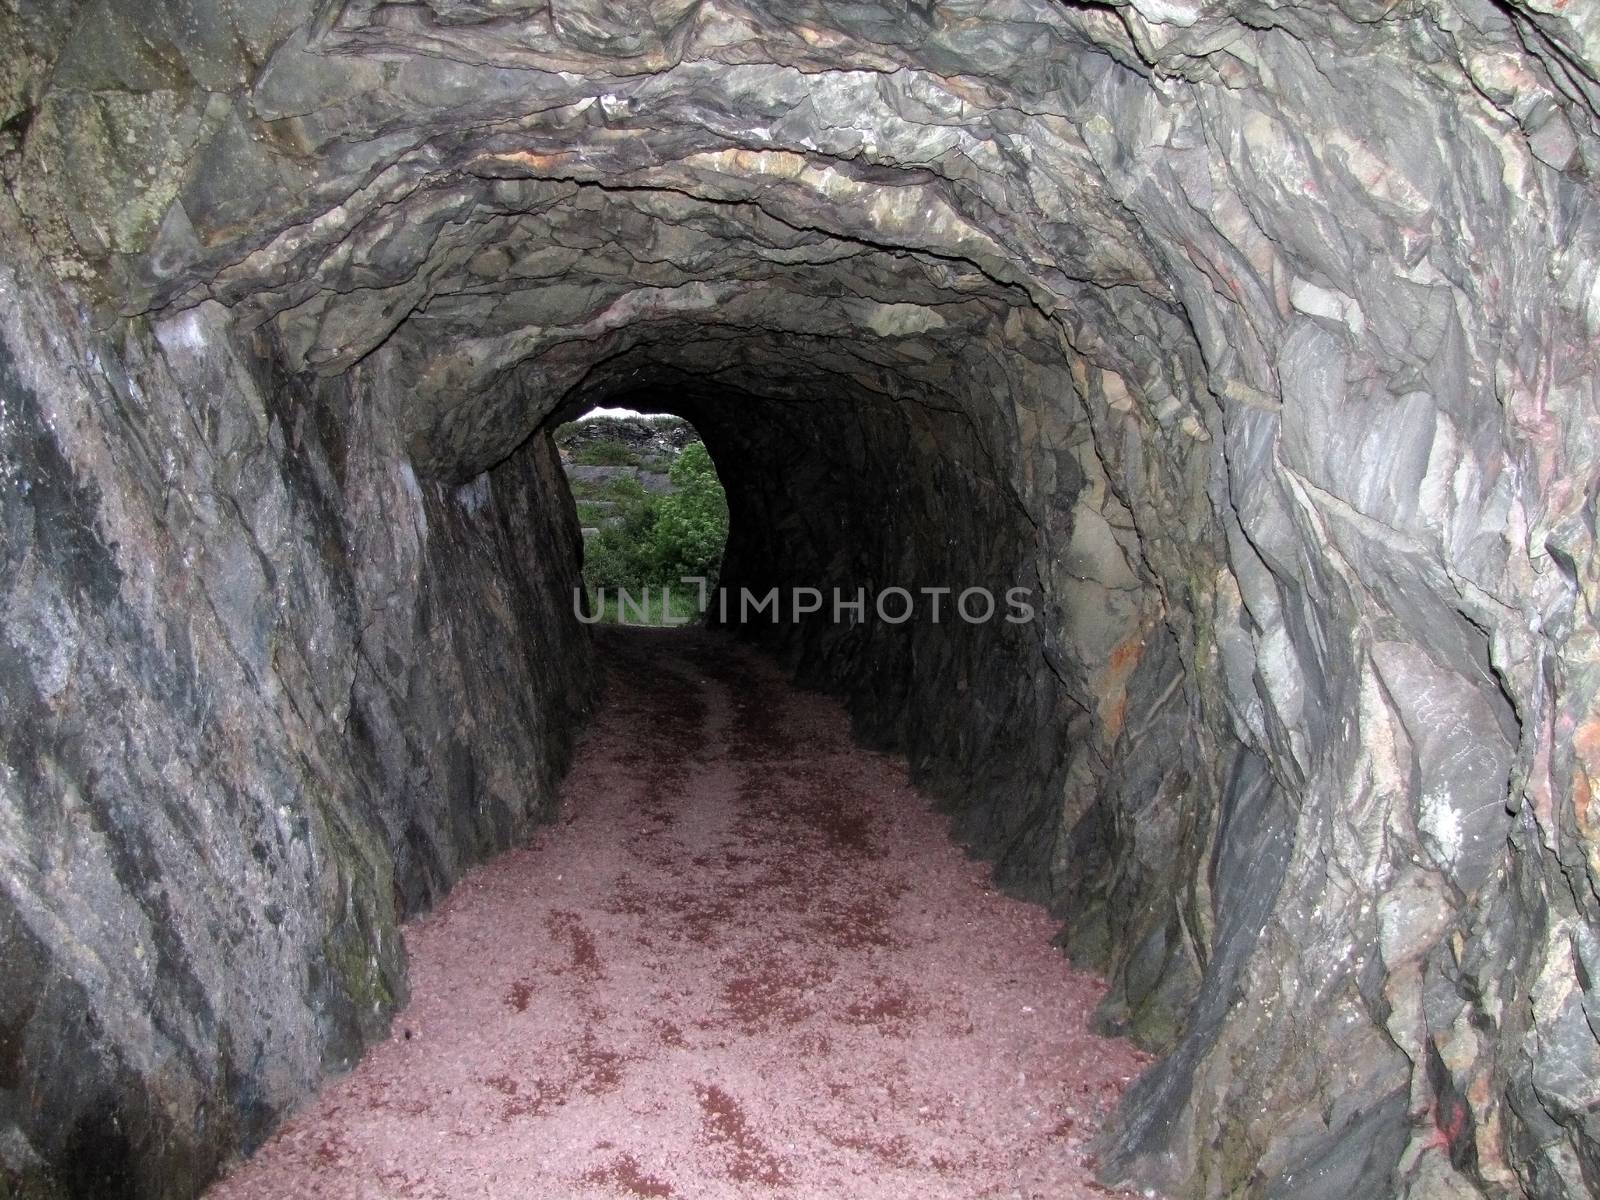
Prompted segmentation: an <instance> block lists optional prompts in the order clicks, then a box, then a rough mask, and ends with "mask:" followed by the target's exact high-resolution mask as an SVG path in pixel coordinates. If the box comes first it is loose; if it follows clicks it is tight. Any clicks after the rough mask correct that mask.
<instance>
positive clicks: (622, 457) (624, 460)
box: [572, 441, 639, 467]
mask: <svg viewBox="0 0 1600 1200" xmlns="http://www.w3.org/2000/svg"><path fill="white" fill-rule="evenodd" d="M572 461H573V462H575V463H580V464H582V465H583V466H586V467H637V466H638V465H639V455H638V452H637V451H635V450H634V449H633V447H631V446H627V445H624V444H623V443H622V442H612V441H604V442H590V443H589V444H588V445H587V446H579V447H578V448H577V449H575V450H574V451H573V452H572Z"/></svg>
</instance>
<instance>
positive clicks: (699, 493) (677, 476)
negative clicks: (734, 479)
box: [583, 442, 728, 610]
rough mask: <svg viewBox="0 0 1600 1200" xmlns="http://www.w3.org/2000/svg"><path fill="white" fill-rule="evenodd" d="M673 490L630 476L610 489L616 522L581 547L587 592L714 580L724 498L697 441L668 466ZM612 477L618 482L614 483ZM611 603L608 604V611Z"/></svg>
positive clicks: (724, 525)
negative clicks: (652, 488) (647, 486)
mask: <svg viewBox="0 0 1600 1200" xmlns="http://www.w3.org/2000/svg"><path fill="white" fill-rule="evenodd" d="M669 476H670V478H671V480H672V485H673V487H674V489H675V490H674V491H673V492H672V493H671V494H670V495H666V496H656V495H652V494H650V493H648V492H646V491H645V490H644V489H643V488H642V487H640V486H639V484H638V482H637V481H636V480H631V479H630V480H628V481H627V482H628V483H630V484H632V485H633V488H632V489H623V491H624V492H625V493H626V494H617V493H613V494H611V495H608V496H607V498H608V499H613V500H616V501H617V503H618V506H619V507H618V510H617V511H616V512H615V513H614V514H613V515H615V516H616V517H617V520H616V521H615V522H614V523H612V524H608V525H606V526H605V527H604V528H603V529H601V531H600V532H599V533H598V534H596V535H595V536H594V537H592V538H590V539H589V541H588V543H587V544H586V545H585V547H584V557H583V574H584V579H585V581H586V582H587V583H588V585H589V588H590V590H591V591H594V590H597V589H599V588H605V589H606V591H607V592H608V593H609V594H610V595H611V596H614V595H615V593H616V590H617V589H618V588H628V589H629V590H630V591H632V592H634V593H636V594H637V593H638V591H639V590H640V589H642V588H644V587H646V586H649V587H654V588H659V587H662V586H664V585H677V584H678V582H679V580H680V579H682V578H683V577H684V576H686V575H687V576H695V575H698V576H704V577H705V578H706V579H708V580H711V581H713V582H714V581H715V579H716V577H717V573H718V572H719V571H720V570H721V569H722V551H723V547H724V546H725V545H726V543H727V540H728V500H727V496H726V495H725V493H724V492H723V490H722V484H721V482H720V481H719V480H718V479H717V471H716V467H715V466H714V465H713V464H712V462H711V455H710V454H708V453H707V452H706V448H705V446H704V444H703V443H700V442H691V443H690V444H689V445H688V446H686V447H684V449H683V451H682V453H680V454H679V455H678V457H677V459H676V460H674V462H673V464H672V468H671V470H670V471H669ZM617 482H620V480H619V481H617ZM613 607H614V606H613V605H612V604H610V603H608V604H607V609H608V610H610V609H612V608H613Z"/></svg>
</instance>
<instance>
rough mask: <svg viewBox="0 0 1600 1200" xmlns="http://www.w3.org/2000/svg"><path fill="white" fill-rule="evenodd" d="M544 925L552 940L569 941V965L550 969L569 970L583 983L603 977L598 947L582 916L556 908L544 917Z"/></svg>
mask: <svg viewBox="0 0 1600 1200" xmlns="http://www.w3.org/2000/svg"><path fill="white" fill-rule="evenodd" d="M545 927H546V928H547V929H549V931H550V937H551V939H552V940H554V941H567V942H570V943H571V956H572V961H571V965H570V966H568V967H565V968H563V967H555V968H552V970H554V971H555V972H556V973H557V974H566V973H567V972H569V971H570V972H571V973H572V974H573V975H575V976H576V977H577V978H578V979H580V980H582V981H583V982H585V983H596V982H598V981H599V980H601V979H603V978H604V977H605V967H604V966H603V965H602V964H601V961H600V950H599V947H598V946H597V945H596V944H595V940H594V934H592V933H590V932H589V930H588V929H587V928H585V926H584V924H583V918H581V917H580V916H578V914H577V913H573V912H566V911H565V910H562V909H557V910H556V911H555V912H553V913H551V914H550V916H549V917H548V918H547V919H546V921H545Z"/></svg>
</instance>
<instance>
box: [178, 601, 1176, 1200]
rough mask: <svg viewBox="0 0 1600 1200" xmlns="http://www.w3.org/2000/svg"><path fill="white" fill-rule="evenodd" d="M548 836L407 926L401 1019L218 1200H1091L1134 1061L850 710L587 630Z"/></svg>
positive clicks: (662, 636) (1038, 923) (1036, 924)
mask: <svg viewBox="0 0 1600 1200" xmlns="http://www.w3.org/2000/svg"><path fill="white" fill-rule="evenodd" d="M601 648H602V657H603V661H604V662H605V666H606V671H607V679H608V683H607V704H606V707H605V709H604V711H603V712H602V713H601V715H600V716H599V718H598V719H597V720H596V722H595V723H594V725H593V726H592V727H591V729H590V730H589V732H588V733H587V734H586V736H585V738H584V740H583V743H582V745H581V747H580V750H579V755H578V759H577V762H576V764H575V766H574V769H573V771H572V773H571V775H570V777H569V779H568V781H567V784H566V787H565V789H564V794H563V795H564V799H563V811H562V814H561V818H560V820H559V821H558V822H557V823H556V824H555V825H553V826H551V827H549V828H547V829H546V830H544V831H543V832H542V833H541V835H540V837H539V839H538V841H537V842H536V843H535V844H534V845H532V846H530V847H528V848H526V849H523V850H518V851H513V852H511V853H509V854H506V855H504V856H502V857H500V858H498V859H496V860H495V861H494V862H492V863H490V864H489V865H487V866H486V867H484V868H482V869H480V870H477V871H475V872H473V873H471V874H470V875H469V876H468V877H467V878H466V879H464V880H463V881H462V882H461V884H460V885H459V886H458V887H457V888H456V890H455V891H454V892H453V893H452V894H451V895H450V897H449V898H448V899H447V900H446V901H445V902H444V903H443V904H441V905H440V906H439V908H438V909H437V910H436V911H435V912H433V913H432V914H430V915H429V916H427V917H425V918H423V919H421V920H419V921H417V922H415V923H414V924H413V925H411V926H410V927H409V928H408V929H407V944H408V947H409V950H410V956H411V980H412V988H413V998H412V1000H411V1003H410V1005H409V1006H408V1007H407V1008H406V1009H405V1010H404V1012H403V1013H402V1014H401V1015H400V1016H399V1017H398V1018H397V1019H396V1021H395V1026H394V1032H393V1035H392V1036H391V1038H390V1039H389V1040H388V1041H387V1042H386V1043H384V1044H382V1045H379V1046H376V1047H374V1048H373V1050H372V1051H371V1053H370V1054H369V1055H368V1056H367V1058H366V1059H365V1060H364V1061H363V1062H362V1063H361V1065H360V1066H359V1067H358V1068H357V1069H356V1071H354V1072H353V1073H352V1074H351V1075H349V1076H347V1077H345V1078H343V1079H339V1080H336V1081H333V1082H332V1083H330V1084H329V1085H328V1086H327V1087H325V1088H324V1089H323V1091H322V1092H321V1093H320V1095H319V1096H318V1098H317V1099H316V1100H315V1101H314V1102H312V1103H311V1104H309V1105H308V1106H307V1107H306V1108H305V1109H304V1110H303V1111H302V1112H301V1113H300V1114H299V1115H297V1116H295V1117H294V1118H292V1119H291V1120H289V1121H288V1122H286V1123H285V1124H284V1126H283V1127H282V1128H281V1129H280V1131H279V1132H278V1134H277V1135H276V1136H275V1137H274V1138H273V1139H272V1141H271V1142H269V1143H268V1145H267V1146H266V1147H265V1148H264V1149H263V1150H262V1151H261V1152H260V1153H259V1154H258V1155H257V1156H256V1157H255V1158H254V1159H253V1160H251V1161H250V1162H249V1163H247V1164H245V1165H244V1166H242V1167H241V1168H240V1169H239V1170H238V1171H236V1172H235V1173H234V1174H233V1175H232V1176H231V1177H230V1178H229V1179H227V1180H225V1181H224V1182H222V1183H221V1184H219V1185H218V1186H217V1187H216V1188H215V1189H213V1190H212V1191H211V1192H210V1193H209V1195H210V1196H211V1197H212V1198H213V1200H267V1198H271V1200H282V1198H284V1197H318V1198H332V1200H337V1198H343V1197H351V1198H356V1197H359V1198H361V1200H375V1198H378V1197H383V1198H390V1197H393V1198H395V1200H401V1198H412V1197H419V1198H430V1200H431V1198H434V1197H437V1198H439V1200H446V1198H448V1200H467V1198H471V1197H485V1198H489V1197H492V1198H495V1200H522V1198H526V1197H552V1198H554V1197H559V1198H562V1200H566V1198H583V1197H596V1198H599V1197H613V1198H614V1197H622V1198H624V1200H627V1198H631V1197H638V1196H645V1197H669V1196H678V1197H690V1198H696V1200H700V1198H720V1197H730V1198H732V1197H741V1198H743V1197H765V1196H774V1197H778V1196H782V1197H795V1198H800V1197H818V1198H821V1197H827V1198H828V1200H846V1198H856V1200H873V1198H876V1197H885V1198H891V1197H892V1198H894V1200H902V1198H904V1197H918V1198H926V1200H931V1198H934V1197H950V1198H952V1200H955V1198H959V1200H974V1198H976V1197H1030V1198H1031V1197H1045V1196H1048V1197H1051V1198H1052V1200H1075V1198H1078V1197H1090V1196H1093V1197H1103V1196H1106V1195H1110V1194H1113V1193H1108V1192H1107V1191H1106V1190H1105V1189H1103V1188H1101V1187H1099V1186H1097V1185H1096V1184H1095V1183H1094V1182H1093V1180H1092V1178H1091V1174H1090V1170H1091V1168H1090V1162H1089V1148H1088V1144H1089V1142H1090V1141H1091V1140H1092V1139H1093V1137H1094V1135H1095V1133H1096V1132H1097V1129H1098V1127H1099V1125H1100V1122H1101V1120H1102V1118H1103V1117H1104V1115H1105V1114H1106V1112H1107V1111H1108V1110H1109V1108H1110V1107H1111V1106H1112V1105H1113V1104H1114V1103H1115V1102H1116V1100H1117V1098H1118V1096H1119V1095H1120V1093H1121V1091H1122V1088H1123V1087H1124V1085H1125V1084H1126V1082H1127V1080H1128V1079H1129V1078H1130V1077H1131V1076H1133V1075H1134V1074H1135V1073H1136V1072H1137V1071H1139V1070H1140V1069H1141V1068H1142V1067H1143V1065H1144V1064H1145V1063H1146V1062H1147V1061H1148V1059H1147V1058H1146V1057H1145V1056H1143V1055H1141V1054H1140V1053H1139V1052H1138V1051H1136V1050H1135V1049H1134V1048H1133V1047H1132V1046H1130V1045H1129V1044H1128V1043H1126V1042H1122V1041H1116V1040H1107V1039H1103V1038H1099V1037H1096V1036H1094V1035H1093V1034H1091V1033H1090V1032H1089V1031H1088V1027H1087V1021H1088V1017H1089V1014H1090V1012H1091V1010H1092V1009H1093V1007H1094V1004H1095V1003H1096V1001H1097V1000H1098V999H1099V997H1100V995H1101V991H1102V988H1101V984H1100V983H1099V982H1098V981H1097V980H1096V979H1094V978H1093V977H1092V976H1088V975H1085V974H1083V973H1082V972H1079V971H1076V970H1074V969H1073V968H1072V967H1071V966H1070V965H1069V964H1068V963H1067V962H1066V961H1065V959H1063V958H1062V956H1061V955H1060V953H1059V952H1058V951H1056V950H1054V949H1052V948H1051V946H1050V937H1051V934H1052V932H1053V924H1052V922H1051V920H1050V919H1049V917H1048V916H1047V915H1046V914H1045V913H1044V912H1043V911H1041V910H1039V909H1038V908H1036V907H1034V906H1031V905H1028V904H1024V903H1021V902H1019V901H1015V900H1011V899H1008V898H1006V897H1004V896H1001V895H999V894H997V893H996V892H995V891H994V890H993V888H991V887H990V886H989V885H988V872H987V868H986V867H985V866H984V865H982V864H979V863H974V862H972V861H969V860H968V859H967V858H966V857H965V856H964V855H963V854H962V852H961V851H960V850H959V849H958V848H957V847H956V846H955V845H954V844H952V843H951V842H950V841H949V839H948V837H947V836H946V833H945V823H944V821H943V820H942V818H940V817H938V816H937V815H936V814H934V813H933V812H932V811H931V809H930V806H929V804H928V802H927V801H926V800H924V799H923V798H922V797H920V796H919V795H918V794H917V793H916V792H915V791H914V790H913V789H912V788H911V787H910V785H909V784H908V782H907V777H906V771H905V767H904V764H903V763H902V762H901V761H900V760H899V759H897V758H894V757H891V756H887V755H880V754H874V753H870V752H867V751H864V750H861V749H859V748H858V747H856V746H855V745H853V744H852V742H851V741H850V737H849V727H848V722H847V720H846V718H845V716H844V714H843V712H842V711H841V710H840V708H839V706H838V705H837V704H836V703H835V702H833V701H832V700H830V699H827V698H825V697H821V696H817V695H813V694H807V693H801V692H797V691H795V690H793V689H791V688H790V687H788V686H787V684H786V683H785V682H784V681H783V679H782V678H781V676H780V674H779V673H778V671H777V670H776V668H775V667H774V666H773V665H772V664H770V663H769V662H767V661H766V660H765V659H764V658H762V657H760V656H759V655H758V654H756V653H754V652H752V651H750V650H747V649H745V648H743V647H741V646H739V645H737V644H735V643H732V642H730V641H727V640H725V639H723V638H722V637H720V636H719V635H716V634H712V633H707V632H701V631H688V630H683V631H674V632H663V631H656V630H607V631H604V632H603V633H602V642H601Z"/></svg>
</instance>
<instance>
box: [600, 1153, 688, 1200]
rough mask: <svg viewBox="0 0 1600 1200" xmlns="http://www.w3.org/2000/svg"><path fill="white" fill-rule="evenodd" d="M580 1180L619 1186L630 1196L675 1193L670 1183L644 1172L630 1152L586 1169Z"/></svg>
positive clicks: (653, 1195)
mask: <svg viewBox="0 0 1600 1200" xmlns="http://www.w3.org/2000/svg"><path fill="white" fill-rule="evenodd" d="M582 1182H583V1183H592V1184H597V1185H599V1186H601V1187H612V1188H620V1189H621V1190H623V1191H624V1192H627V1193H628V1194H629V1195H632V1196H644V1197H647V1198H649V1197H667V1196H675V1195H677V1193H676V1192H674V1191H673V1190H672V1185H671V1184H670V1183H667V1182H666V1181H665V1180H662V1179H657V1178H656V1177H655V1176H654V1175H647V1174H645V1172H644V1169H643V1168H642V1167H641V1166H640V1165H639V1160H638V1159H636V1158H635V1157H634V1156H633V1155H631V1154H619V1155H617V1156H616V1157H615V1158H613V1159H612V1160H611V1161H610V1162H609V1163H607V1164H606V1165H605V1166H603V1167H596V1168H594V1169H593V1170H592V1171H586V1172H585V1173H584V1174H583V1176H582Z"/></svg>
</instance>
